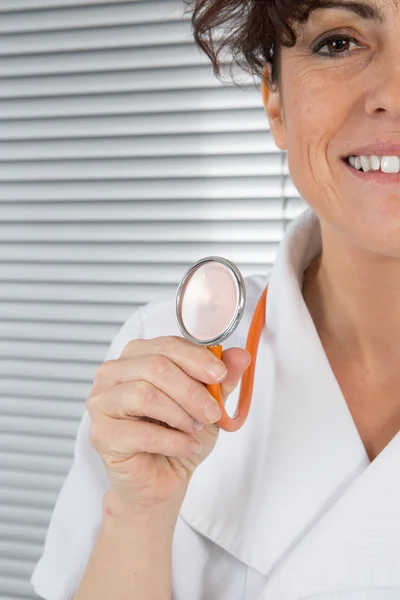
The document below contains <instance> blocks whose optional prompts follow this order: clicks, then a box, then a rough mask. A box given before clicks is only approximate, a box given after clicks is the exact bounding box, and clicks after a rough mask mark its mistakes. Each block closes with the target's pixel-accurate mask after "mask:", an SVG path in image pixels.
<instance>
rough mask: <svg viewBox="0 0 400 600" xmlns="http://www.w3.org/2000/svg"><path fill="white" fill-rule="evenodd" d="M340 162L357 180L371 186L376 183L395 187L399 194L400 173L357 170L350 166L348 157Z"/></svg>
mask: <svg viewBox="0 0 400 600" xmlns="http://www.w3.org/2000/svg"><path fill="white" fill-rule="evenodd" d="M341 160H342V161H343V163H344V165H345V167H346V169H348V171H349V172H350V173H352V174H353V175H354V176H355V177H357V178H358V179H361V180H363V181H367V182H368V183H371V184H373V183H377V184H389V185H395V186H396V187H397V188H398V192H399V193H400V172H399V173H385V172H384V171H382V170H381V169H379V170H378V171H376V170H371V171H364V170H363V169H361V170H359V169H356V168H355V167H353V166H352V165H351V164H350V162H349V158H348V157H343V158H341Z"/></svg>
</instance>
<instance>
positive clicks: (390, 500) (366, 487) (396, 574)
mask: <svg viewBox="0 0 400 600" xmlns="http://www.w3.org/2000/svg"><path fill="white" fill-rule="evenodd" d="M320 251H321V232H320V227H319V220H318V218H317V216H316V215H315V213H314V212H313V211H312V209H311V208H307V209H306V210H305V211H304V212H303V213H302V214H301V215H300V216H299V217H298V218H297V219H295V220H294V221H293V222H292V223H291V224H290V226H289V228H288V230H287V231H286V233H285V236H284V239H283V240H282V242H281V244H280V246H279V251H278V255H277V258H276V261H275V263H274V266H273V268H272V271H271V273H270V274H269V276H267V277H266V276H261V275H255V276H252V277H248V278H247V279H246V289H247V297H248V299H247V303H246V308H245V313H244V317H243V319H242V321H241V323H240V325H239V327H238V329H237V330H236V332H235V333H234V334H233V336H232V337H231V338H229V339H228V340H227V343H226V344H224V347H231V346H241V347H244V345H245V342H246V337H247V331H248V327H249V323H250V320H251V317H252V314H253V311H254V308H255V306H256V303H257V300H258V298H259V296H260V294H261V292H262V290H263V289H264V287H265V285H266V283H267V281H269V292H268V298H267V312H266V328H265V330H264V332H263V333H262V336H261V340H260V346H259V351H258V356H257V366H256V375H255V382H254V392H253V400H252V404H251V408H250V412H249V416H248V419H247V421H246V423H245V425H244V426H243V427H242V428H241V429H240V430H239V431H237V432H235V433H228V432H225V431H223V430H221V431H220V435H219V439H218V442H217V444H216V447H215V448H214V450H213V452H212V453H211V455H210V456H209V457H208V458H207V459H206V460H205V461H204V462H203V463H202V464H201V465H200V466H199V467H198V469H197V470H196V471H195V473H194V475H193V478H192V481H191V483H190V486H189V488H188V491H187V495H186V497H185V500H184V502H183V505H182V508H181V511H180V515H179V517H178V521H177V526H176V530H175V534H174V539H173V549H172V550H173V600H306V599H313V600H400V434H398V435H396V437H395V438H394V439H393V440H392V441H391V442H390V443H389V444H388V446H386V448H385V449H384V450H383V451H382V452H381V454H380V455H379V456H378V457H377V458H376V459H375V460H374V461H373V462H372V463H371V462H370V460H369V458H368V456H367V453H366V450H365V448H364V445H363V443H362V441H361V438H360V436H359V434H358V431H357V428H356V426H355V423H354V421H353V419H352V416H351V414H350V411H349V409H348V407H347V404H346V401H345V398H344V397H343V394H342V392H341V389H340V387H339V385H338V382H337V380H336V378H335V376H334V374H333V371H332V369H331V367H330V364H329V361H328V360H327V357H326V354H325V352H324V349H323V346H322V344H321V342H320V338H319V336H318V334H317V331H316V329H315V326H314V323H313V321H312V319H311V316H310V313H309V312H308V309H307V306H306V304H305V302H304V299H303V296H302V282H303V274H304V270H305V269H306V268H307V266H308V265H309V264H310V262H311V260H312V259H313V258H314V257H315V256H316V255H317V254H318V253H319V252H320ZM227 258H229V257H227ZM174 300H175V298H174V297H168V298H166V299H163V300H161V301H156V302H152V303H150V304H148V305H147V306H146V307H144V308H141V309H139V310H138V311H136V312H135V313H134V314H133V315H132V317H131V318H130V319H129V320H128V321H127V322H126V323H125V324H124V326H123V327H122V329H121V330H120V332H119V333H118V334H117V335H116V337H115V338H114V340H113V342H112V344H111V347H110V351H109V353H108V356H107V358H117V357H118V356H119V355H120V353H121V352H122V350H123V348H124V347H125V345H126V344H127V343H128V341H129V340H130V339H132V338H137V337H144V338H152V337H155V336H159V335H179V330H178V327H177V325H176V322H175V312H174ZM238 392H239V388H238V389H237V390H235V392H233V393H232V394H231V396H230V397H229V399H228V402H227V408H228V412H230V413H231V414H232V413H233V408H234V406H235V405H236V401H237V397H238ZM107 487H108V479H107V475H106V473H105V470H104V467H103V463H102V462H101V460H100V457H99V456H98V455H97V453H96V451H95V450H94V449H93V448H92V447H91V446H90V443H89V416H88V413H87V411H85V413H84V415H83V418H82V421H81V423H80V427H79V431H78V434H77V439H76V447H75V458H74V464H73V466H72V469H71V471H70V472H69V474H68V476H67V478H66V481H65V483H64V485H63V487H62V489H61V492H60V495H59V497H58V500H57V503H56V506H55V509H54V512H53V515H52V519H51V523H50V527H49V530H48V532H47V536H46V544H45V549H44V553H43V555H42V557H41V559H40V561H39V562H38V564H37V565H36V568H35V570H34V573H33V575H32V579H31V582H32V584H33V586H34V588H35V590H36V592H37V593H38V594H39V595H41V596H42V597H43V598H45V599H46V600H72V599H73V596H74V593H75V591H76V589H77V587H78V585H79V581H80V578H81V576H82V574H83V571H84V569H85V567H86V564H87V561H88V558H89V556H90V553H91V551H92V548H93V544H94V543H95V539H96V535H97V533H98V530H99V526H100V523H101V500H102V497H103V495H104V493H105V491H106V490H107ZM133 598H135V592H134V590H133V595H132V599H133ZM137 600H139V599H137Z"/></svg>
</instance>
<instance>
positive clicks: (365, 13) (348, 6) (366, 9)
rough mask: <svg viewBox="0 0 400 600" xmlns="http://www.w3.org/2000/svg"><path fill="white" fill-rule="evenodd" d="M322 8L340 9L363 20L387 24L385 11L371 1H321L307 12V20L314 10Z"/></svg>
mask: <svg viewBox="0 0 400 600" xmlns="http://www.w3.org/2000/svg"><path fill="white" fill-rule="evenodd" d="M320 8H340V9H342V10H348V11H351V12H353V13H355V14H356V15H357V16H359V17H361V18H362V19H368V20H372V21H377V22H379V23H385V21H386V17H385V15H384V13H383V11H382V10H381V9H380V8H379V7H378V6H377V5H376V4H375V3H374V2H371V1H364V2H340V0H339V1H338V0H319V2H317V3H316V4H315V5H314V6H311V7H310V8H309V10H308V11H307V19H308V17H309V16H310V15H311V13H312V12H313V11H314V10H318V9H320Z"/></svg>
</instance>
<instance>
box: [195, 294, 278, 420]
mask: <svg viewBox="0 0 400 600" xmlns="http://www.w3.org/2000/svg"><path fill="white" fill-rule="evenodd" d="M267 293H268V286H267V287H266V288H265V290H264V291H263V293H262V294H261V297H260V299H259V301H258V303H257V306H256V309H255V311H254V314H253V319H252V321H251V325H250V329H249V333H248V335H247V342H246V350H247V351H248V352H250V355H251V362H250V364H249V366H248V367H247V369H246V371H245V372H244V373H243V376H242V382H241V384H240V393H239V400H238V404H237V407H236V411H235V415H234V416H233V417H232V418H231V417H230V416H229V415H228V413H227V412H226V410H225V405H224V401H223V399H222V393H221V384H220V383H212V384H207V385H206V388H207V389H208V391H209V392H210V394H211V395H212V396H213V397H214V398H215V400H216V401H217V402H218V404H219V407H220V409H221V411H222V417H221V418H220V420H219V421H217V422H216V425H218V427H220V428H221V429H224V430H225V431H237V430H238V429H240V428H241V427H242V425H243V424H244V422H245V421H246V419H247V415H248V414H249V410H250V404H251V397H252V394H253V384H254V372H255V367H256V359H257V350H258V344H259V341H260V336H261V332H262V330H263V328H264V325H265V310H266V301H267ZM207 347H208V349H209V350H210V352H212V353H213V354H214V355H215V356H216V357H217V358H219V359H221V358H222V346H221V345H219V346H207Z"/></svg>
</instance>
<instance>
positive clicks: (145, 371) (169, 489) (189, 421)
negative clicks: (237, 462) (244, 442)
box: [86, 336, 250, 511]
mask: <svg viewBox="0 0 400 600" xmlns="http://www.w3.org/2000/svg"><path fill="white" fill-rule="evenodd" d="M249 363H250V354H249V352H248V351H247V350H243V349H241V348H229V349H228V350H225V351H224V352H223V354H222V360H219V359H218V358H216V357H215V356H214V355H213V354H212V353H211V352H210V351H209V350H208V349H207V348H206V347H204V346H199V345H196V344H193V343H191V342H189V341H188V340H186V339H185V338H181V337H178V336H164V337H158V338H153V339H150V340H142V339H138V340H132V341H131V342H129V344H127V346H126V347H125V348H124V350H123V352H122V354H121V356H120V358H118V359H117V360H109V361H106V362H104V363H103V364H101V365H100V366H99V367H98V369H97V371H96V373H95V377H94V382H93V387H92V390H91V394H90V396H89V398H88V399H87V401H86V408H87V410H88V412H89V415H90V418H91V428H90V443H91V445H92V446H93V448H95V449H96V451H97V452H98V453H99V455H100V457H101V459H102V461H103V463H104V465H105V468H106V471H107V474H108V477H109V479H110V489H109V492H108V493H109V494H111V495H112V496H113V497H114V498H116V499H117V501H118V502H119V503H121V505H123V506H124V507H128V508H130V509H132V510H137V511H146V510H149V509H150V510H152V509H153V508H154V507H155V508H158V507H161V506H166V505H168V504H169V503H171V502H174V501H175V499H178V498H180V501H182V500H183V497H184V494H185V492H186V489H187V485H188V483H189V481H190V478H191V476H192V474H193V472H194V470H195V469H196V467H198V465H199V464H200V463H201V462H202V461H203V460H204V459H205V458H207V456H208V455H209V454H210V453H211V451H212V450H213V448H214V446H215V444H216V441H217V439H218V435H219V428H218V426H217V425H215V422H216V421H218V420H219V419H220V413H217V412H216V413H212V409H213V408H215V407H216V408H218V410H219V407H218V404H217V402H216V401H215V400H214V398H213V397H212V396H211V394H210V393H209V392H208V390H207V388H206V387H205V385H204V384H205V383H218V382H222V384H221V391H222V395H223V400H224V402H226V399H227V397H228V395H229V394H230V393H231V392H232V391H233V390H234V389H235V388H236V386H237V385H238V383H239V380H240V378H241V376H242V374H243V372H244V371H245V370H246V368H247V367H248V365H249ZM209 368H211V369H212V370H213V371H215V373H216V377H215V376H213V375H212V374H211V373H210V372H209V371H208V369H209ZM196 422H197V424H198V425H199V426H203V427H202V429H201V430H198V431H196V429H195V428H194V425H195V424H196ZM199 447H200V448H201V449H200V451H199Z"/></svg>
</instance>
